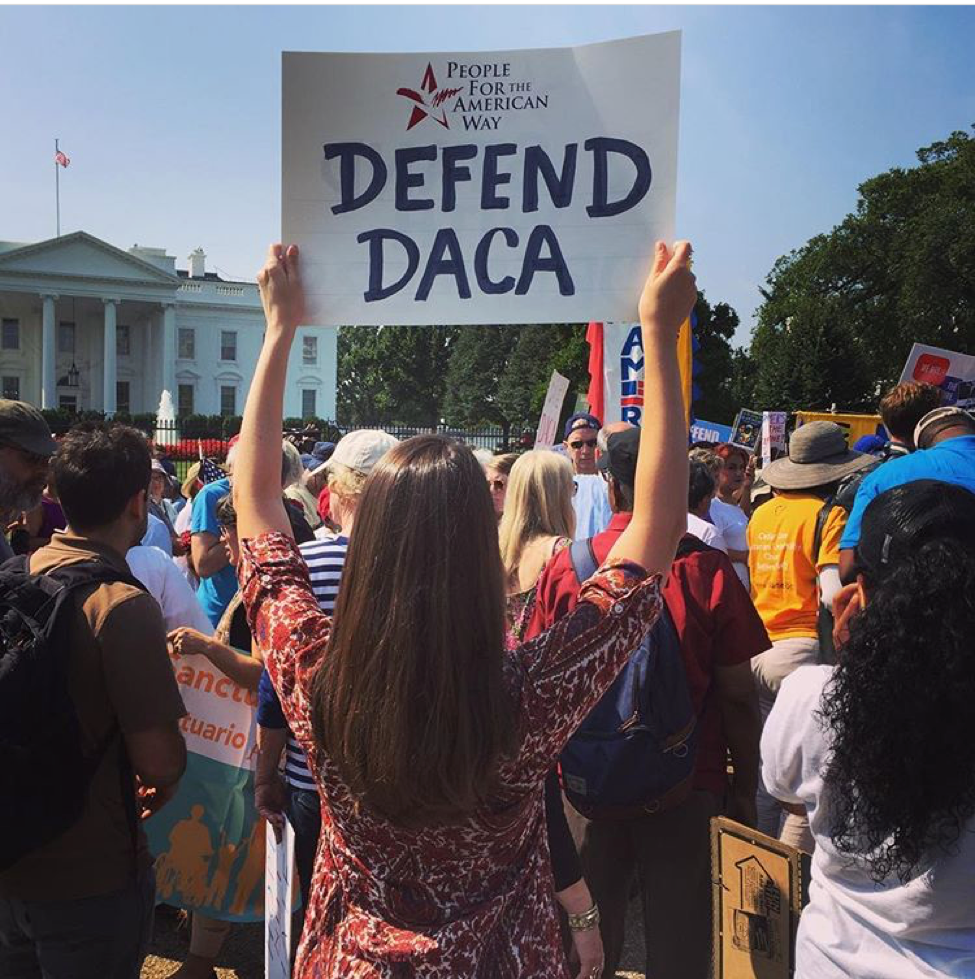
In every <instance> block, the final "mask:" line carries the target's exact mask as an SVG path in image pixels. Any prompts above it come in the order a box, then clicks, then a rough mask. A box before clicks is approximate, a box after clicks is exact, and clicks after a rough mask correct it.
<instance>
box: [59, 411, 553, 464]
mask: <svg viewBox="0 0 975 979" xmlns="http://www.w3.org/2000/svg"><path fill="white" fill-rule="evenodd" d="M43 414H44V416H45V418H46V419H47V422H48V425H50V427H51V431H52V432H53V433H54V435H55V436H59V435H64V434H65V432H67V431H68V429H69V428H71V427H72V426H73V425H76V424H78V423H79V422H84V421H101V420H102V419H103V418H104V415H102V414H101V413H100V412H81V413H77V414H75V413H70V412H67V411H63V410H58V411H45V412H44V413H43ZM115 417H116V419H117V420H118V421H122V422H125V423H126V424H129V425H132V426H134V427H135V428H138V429H139V430H140V431H143V432H145V434H146V437H147V438H149V439H151V440H152V442H153V444H154V445H155V446H156V448H157V450H158V451H159V453H160V454H161V455H162V456H164V457H166V458H168V459H169V460H171V461H172V462H173V464H174V466H175V468H176V473H177V475H178V477H179V478H180V480H182V479H184V478H185V476H186V473H187V471H188V470H189V468H190V467H191V466H192V465H193V463H195V462H197V461H199V459H200V457H201V455H202V456H206V457H207V458H208V459H212V460H214V461H215V462H218V463H222V462H224V461H225V460H226V458H227V452H228V451H229V449H230V439H231V438H232V437H233V436H234V435H236V434H237V432H238V431H240V421H241V420H240V418H239V417H233V418H231V417H221V416H219V415H216V416H208V415H193V416H190V417H189V418H175V419H172V420H165V421H159V420H158V419H157V418H156V417H155V416H153V415H149V414H143V415H125V414H122V413H119V414H117V415H116V416H115ZM364 428H379V429H382V430H383V431H385V432H389V433H390V435H395V436H396V437H397V438H399V439H406V438H411V437H412V436H414V435H429V434H438V435H447V436H449V437H451V438H456V439H459V440H461V441H462V442H465V443H466V444H467V445H470V446H471V447H472V448H475V449H487V450H488V451H490V452H494V453H500V452H521V451H524V450H525V449H530V448H531V447H532V445H533V443H534V440H535V433H534V431H533V430H527V429H526V430H522V429H518V430H516V431H514V430H511V429H505V428H502V427H500V426H492V425H485V426H479V427H463V426H455V425H447V424H441V425H434V426H422V425H405V424H397V423H390V422H374V423H371V424H367V423H361V424H355V425H343V424H340V423H339V422H335V421H328V420H324V419H315V420H314V421H310V422H307V423H303V422H302V421H301V420H300V419H296V418H288V419H285V435H286V437H287V438H289V439H291V441H292V442H294V443H295V445H296V446H297V447H298V449H299V451H301V452H311V450H312V449H313V448H314V446H315V443H316V442H337V441H338V440H339V439H340V438H341V437H342V436H343V435H345V434H346V433H348V432H352V431H356V430H358V429H364Z"/></svg>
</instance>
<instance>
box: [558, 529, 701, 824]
mask: <svg viewBox="0 0 975 979" xmlns="http://www.w3.org/2000/svg"><path fill="white" fill-rule="evenodd" d="M707 549H708V547H707V545H706V544H703V543H701V542H700V541H697V539H696V538H694V537H689V536H685V537H684V538H683V539H682V540H681V544H680V547H679V548H678V551H677V557H678V558H679V557H682V556H684V555H685V554H689V553H691V552H692V551H696V550H707ZM569 556H570V558H571V560H572V567H573V569H574V571H575V573H576V577H577V578H578V579H579V582H580V584H581V583H582V582H584V581H586V580H587V579H589V578H591V577H592V575H593V574H594V573H595V572H596V569H597V567H598V562H597V561H596V556H595V554H594V553H593V550H592V541H591V540H581V541H576V542H575V543H574V544H573V545H572V547H571V548H570V551H569ZM697 739H698V728H697V715H696V713H695V711H694V705H693V703H692V702H691V695H690V691H689V690H688V687H687V674H686V672H685V669H684V658H683V656H682V655H681V649H680V639H679V637H678V635H677V629H676V627H675V626H674V621H673V619H672V618H671V616H670V612H668V611H667V607H666V606H664V608H663V609H662V611H661V613H660V618H659V619H658V620H657V622H656V624H655V625H654V626H653V628H652V629H651V630H650V632H649V634H648V635H647V637H646V638H645V639H644V640H643V642H642V643H641V644H640V645H639V646H638V647H637V648H636V649H635V650H634V651H633V652H632V653H631V654H630V658H629V660H627V663H626V666H624V667H623V669H622V670H621V671H620V674H619V676H617V677H616V679H615V680H614V681H613V685H612V686H611V687H610V688H609V689H608V690H607V691H606V693H604V694H603V696H602V699H601V700H600V701H599V703H598V704H596V706H595V707H594V708H593V709H592V711H591V712H590V713H589V716H588V717H586V719H585V720H584V721H583V722H582V725H581V726H580V727H579V729H578V730H577V731H576V733H575V734H574V735H573V736H572V737H571V738H570V739H569V743H568V744H567V745H566V746H565V748H564V749H563V751H562V757H561V759H560V767H561V770H562V786H563V788H564V790H565V794H566V797H567V798H568V800H569V802H571V803H572V805H573V806H574V807H575V808H576V809H577V810H578V811H579V812H581V813H582V814H583V815H584V816H588V817H590V818H592V817H594V816H595V817H598V818H600V819H613V818H617V819H630V818H633V817H634V816H639V815H646V814H652V813H655V812H660V811H662V810H664V809H669V808H670V807H672V806H674V805H677V804H678V803H679V802H682V801H683V800H684V799H685V798H686V797H687V795H688V794H689V793H690V791H691V785H692V780H693V776H694V763H695V759H696V757H697Z"/></svg>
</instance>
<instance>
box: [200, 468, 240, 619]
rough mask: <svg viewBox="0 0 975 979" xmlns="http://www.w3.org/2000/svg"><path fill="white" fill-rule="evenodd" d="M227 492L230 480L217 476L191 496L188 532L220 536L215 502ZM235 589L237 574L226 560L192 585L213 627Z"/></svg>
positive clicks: (235, 591)
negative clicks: (198, 583)
mask: <svg viewBox="0 0 975 979" xmlns="http://www.w3.org/2000/svg"><path fill="white" fill-rule="evenodd" d="M229 492H230V480H229V479H218V480H217V481H216V482H213V483H207V484H206V486H204V487H203V489H201V490H200V492H199V493H197V494H196V498H195V499H194V500H193V516H192V517H191V519H190V533H191V534H200V533H207V534H213V535H214V536H215V537H219V536H220V521H219V520H217V504H218V503H219V502H220V500H221V499H223V497H225V496H226V495H227V494H228V493H229ZM236 593H237V574H236V572H235V571H234V569H233V568H232V567H231V566H230V565H229V564H228V565H227V567H225V568H221V569H220V570H219V571H218V572H217V573H216V574H215V575H211V576H210V577H209V578H201V579H200V585H199V587H198V588H197V589H196V597H197V598H198V599H199V600H200V604H201V605H202V606H203V611H204V612H206V614H207V618H208V619H209V620H210V621H211V622H212V623H213V627H214V628H216V627H217V625H218V624H219V623H220V618H221V616H222V615H223V613H224V612H225V611H226V609H227V606H228V605H229V604H230V599H232V598H233V597H234V595H235V594H236Z"/></svg>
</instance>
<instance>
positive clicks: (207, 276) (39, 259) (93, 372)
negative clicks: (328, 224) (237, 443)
mask: <svg viewBox="0 0 975 979" xmlns="http://www.w3.org/2000/svg"><path fill="white" fill-rule="evenodd" d="M205 259H206V256H205V255H204V253H203V251H202V250H201V249H197V250H196V251H195V252H193V254H192V255H190V256H189V268H188V269H186V270H184V269H177V268H176V259H175V258H174V257H173V256H171V255H167V254H166V252H165V249H162V248H142V247H139V246H138V245H136V246H133V247H132V248H130V249H129V250H128V251H123V250H122V249H120V248H116V247H115V246H114V245H110V244H108V243H107V242H104V241H100V240H99V239H98V238H95V237H93V236H92V235H89V234H86V233H85V232H83V231H78V232H75V233H73V234H69V235H64V236H62V237H60V238H52V239H50V240H48V241H40V242H37V243H36V244H25V243H22V242H3V241H0V320H2V324H0V326H2V335H0V379H2V390H3V397H5V398H15V399H18V400H21V401H29V402H31V403H32V404H35V405H38V406H40V407H42V408H58V407H61V408H69V409H75V410H81V409H97V410H100V411H105V412H108V413H114V412H117V411H125V412H129V413H132V414H135V413H139V412H155V411H156V409H157V407H158V405H159V400H160V396H161V392H162V391H164V390H167V391H169V392H170V394H171V395H172V398H173V402H174V404H175V406H176V409H177V413H178V414H179V415H181V416H185V415H192V414H202V415H217V414H223V415H239V414H240V413H241V412H242V411H243V409H244V400H245V398H246V395H247V389H248V387H249V385H250V380H251V377H252V376H253V372H254V367H255V365H256V363H257V356H258V353H259V351H260V347H261V341H262V338H263V336H264V315H263V312H262V310H261V301H260V297H259V295H258V290H257V285H256V283H255V282H234V281H229V280H226V279H222V278H220V276H218V275H216V274H215V273H213V272H207V271H206V269H205V267H204V266H205ZM336 334H337V331H336V330H335V329H334V328H329V327H302V328H301V329H300V330H299V331H298V338H297V340H296V342H295V345H294V348H293V350H292V352H291V361H290V364H289V368H288V385H287V388H286V393H285V403H284V414H285V416H286V417H288V416H301V417H306V418H307V417H311V416H318V417H321V418H329V419H331V418H334V417H335V370H336Z"/></svg>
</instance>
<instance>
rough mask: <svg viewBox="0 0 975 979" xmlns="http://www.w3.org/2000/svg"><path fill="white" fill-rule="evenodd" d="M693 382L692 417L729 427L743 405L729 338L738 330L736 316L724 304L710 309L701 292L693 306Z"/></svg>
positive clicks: (732, 310) (729, 307) (718, 304)
mask: <svg viewBox="0 0 975 979" xmlns="http://www.w3.org/2000/svg"><path fill="white" fill-rule="evenodd" d="M694 315H695V320H696V325H695V327H694V336H695V339H696V340H697V350H696V352H695V354H694V361H695V373H694V382H695V385H696V387H697V397H696V398H695V400H694V414H695V415H696V416H697V417H698V418H706V419H707V420H708V421H712V422H718V423H719V424H723V425H730V424H731V422H732V421H733V420H734V417H735V414H736V412H737V411H738V409H739V408H740V407H742V403H741V401H740V400H739V392H738V391H736V390H735V373H734V363H735V354H734V351H733V349H732V347H731V339H732V337H733V336H734V335H735V330H737V329H738V324H739V322H740V320H739V319H738V314H737V313H736V312H735V311H734V309H732V308H731V306H729V305H728V304H727V303H716V304H715V305H714V306H712V305H711V304H710V303H709V302H708V301H707V299H706V297H705V295H704V293H703V292H698V294H697V302H696V303H695V304H694Z"/></svg>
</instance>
